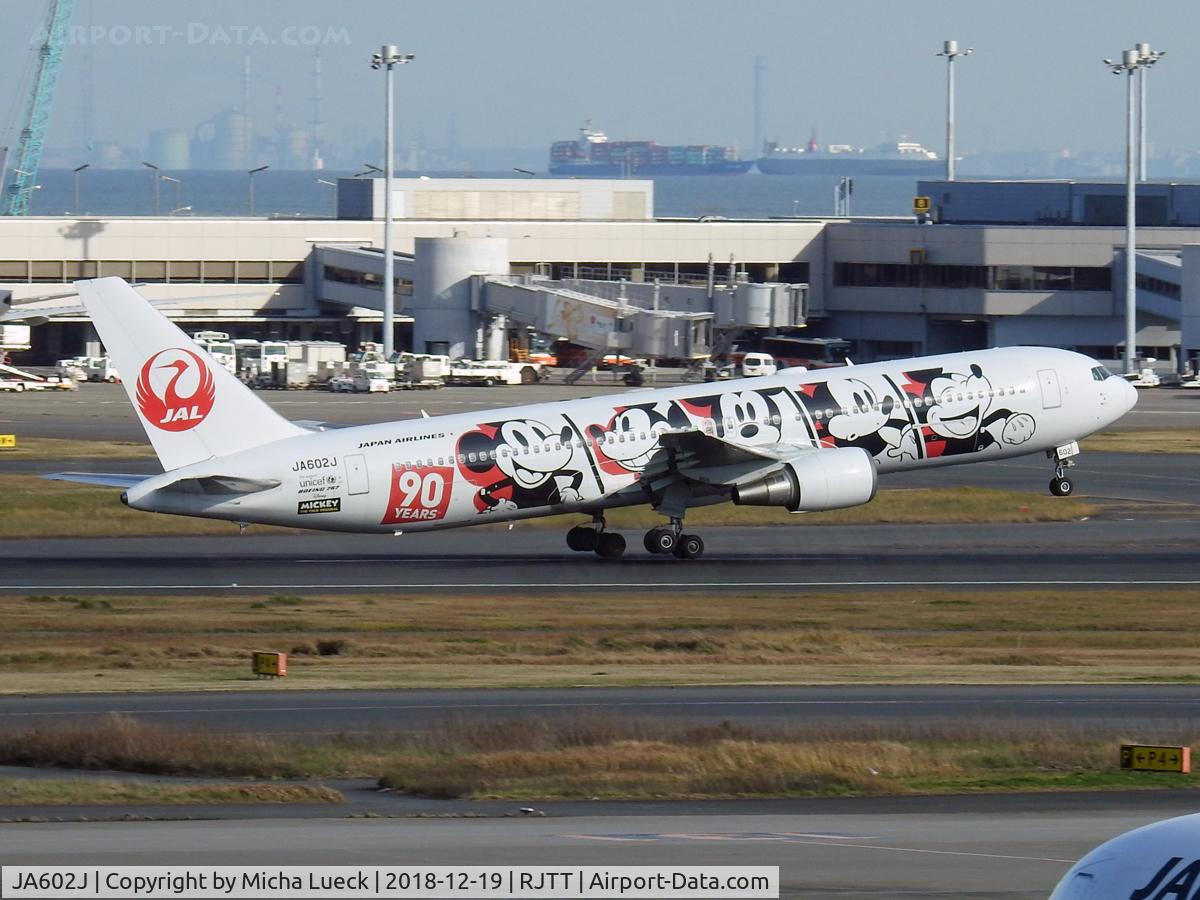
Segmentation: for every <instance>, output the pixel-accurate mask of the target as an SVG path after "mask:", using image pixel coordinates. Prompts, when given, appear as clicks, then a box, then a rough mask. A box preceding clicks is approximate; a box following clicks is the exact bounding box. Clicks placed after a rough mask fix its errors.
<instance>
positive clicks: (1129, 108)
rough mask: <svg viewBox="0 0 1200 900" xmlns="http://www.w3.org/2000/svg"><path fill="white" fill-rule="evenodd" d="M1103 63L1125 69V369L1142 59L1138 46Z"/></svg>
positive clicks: (1131, 353) (1129, 363) (1130, 326)
mask: <svg viewBox="0 0 1200 900" xmlns="http://www.w3.org/2000/svg"><path fill="white" fill-rule="evenodd" d="M1104 64H1105V65H1106V66H1108V68H1109V70H1110V71H1111V72H1112V73H1113V74H1114V75H1120V74H1122V73H1124V74H1125V75H1126V79H1125V371H1126V373H1129V372H1133V371H1134V359H1135V357H1136V356H1137V346H1136V345H1137V284H1136V280H1135V279H1136V269H1137V181H1136V179H1135V178H1134V168H1135V167H1134V154H1135V152H1136V145H1135V142H1134V128H1133V120H1134V102H1133V98H1134V91H1133V76H1134V73H1135V72H1136V71H1137V70H1138V69H1139V68H1141V66H1142V62H1141V58H1140V56H1139V55H1138V51H1137V50H1124V51H1122V52H1121V60H1120V62H1115V61H1113V60H1111V59H1106V60H1104Z"/></svg>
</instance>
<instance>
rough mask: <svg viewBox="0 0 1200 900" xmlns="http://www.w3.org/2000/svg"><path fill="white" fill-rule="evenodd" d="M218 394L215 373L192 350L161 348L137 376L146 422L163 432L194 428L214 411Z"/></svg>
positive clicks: (142, 410)
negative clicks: (214, 378) (214, 403)
mask: <svg viewBox="0 0 1200 900" xmlns="http://www.w3.org/2000/svg"><path fill="white" fill-rule="evenodd" d="M168 373H170V374H168ZM216 397H217V389H216V386H215V385H214V383H213V375H212V372H211V371H209V368H208V365H207V364H206V363H205V362H204V360H203V359H202V358H201V357H200V356H198V355H197V354H195V353H193V352H192V351H191V350H183V349H181V348H173V349H171V350H160V351H159V352H158V353H155V354H154V355H153V356H152V357H150V358H149V359H148V360H146V362H145V364H144V365H143V366H142V371H141V373H140V374H139V375H138V380H137V405H138V409H139V410H141V412H142V416H144V417H145V419H146V421H147V422H149V423H150V424H151V425H153V426H154V427H155V428H160V429H162V430H163V431H187V430H189V429H191V428H195V427H196V426H197V425H199V424H200V423H201V422H203V421H204V418H205V417H206V416H207V415H208V414H209V413H210V412H212V408H213V401H214V400H216Z"/></svg>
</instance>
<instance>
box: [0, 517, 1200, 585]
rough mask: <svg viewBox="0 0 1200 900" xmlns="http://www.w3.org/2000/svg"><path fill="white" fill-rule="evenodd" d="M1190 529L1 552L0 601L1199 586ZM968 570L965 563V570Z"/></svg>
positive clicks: (737, 531) (1070, 527)
mask: <svg viewBox="0 0 1200 900" xmlns="http://www.w3.org/2000/svg"><path fill="white" fill-rule="evenodd" d="M1195 527H1196V526H1195V523H1194V522H1193V521H1192V520H1191V519H1190V518H1188V519H1181V520H1179V521H1164V522H1155V523H1152V526H1146V527H1143V526H1140V525H1139V524H1138V523H1137V522H1126V521H1107V522H1105V521H1096V522H1082V523H1053V524H1034V525H1023V526H1002V525H983V526H962V525H904V526H853V527H843V526H837V527H814V528H809V527H794V528H706V529H701V533H702V534H703V537H704V539H705V542H706V544H707V547H708V549H707V550H706V553H705V556H704V557H703V558H702V559H699V560H686V561H683V560H676V559H674V558H673V557H661V556H651V555H650V554H648V553H645V552H644V551H643V550H642V549H641V548H640V547H639V546H637V545H638V544H639V543H640V539H639V538H640V536H639V535H637V534H631V535H629V539H630V549H629V551H628V552H627V554H626V556H625V557H624V558H622V559H620V560H602V559H599V558H597V557H596V556H595V555H593V554H588V553H572V552H570V551H569V550H568V549H567V548H566V546H565V543H564V541H563V536H562V534H561V533H559V532H558V531H557V530H547V529H540V528H532V527H530V528H520V527H518V528H517V529H516V530H514V531H511V532H510V531H507V530H504V529H498V530H487V531H482V532H478V531H477V532H464V531H451V532H438V533H431V534H423V535H405V536H403V537H400V538H394V537H387V536H385V537H378V536H354V535H351V536H346V535H293V536H262V537H253V536H246V537H237V536H231V537H228V538H221V537H204V538H200V537H196V538H187V539H186V540H180V539H178V538H126V539H96V540H88V541H79V540H25V541H22V540H14V541H4V542H0V591H4V592H8V593H45V592H49V591H75V592H79V591H86V592H106V591H107V592H124V593H145V592H148V591H162V590H170V591H185V592H204V591H213V590H222V591H227V590H237V591H241V592H249V593H253V592H256V591H257V592H263V591H309V592H323V593H346V592H372V591H392V592H415V591H420V592H429V591H460V592H461V591H467V592H472V591H473V592H487V593H503V592H505V591H511V590H517V591H521V590H528V589H535V588H538V589H540V588H546V587H550V588H555V589H559V590H569V591H572V592H575V593H579V594H585V593H596V592H605V591H612V590H631V591H637V590H650V589H654V590H689V591H701V590H702V591H722V592H726V593H728V592H730V591H734V592H737V591H743V590H757V591H763V590H766V591H780V590H786V591H793V590H803V589H813V590H816V589H844V590H869V589H878V588H905V587H946V588H951V587H981V588H982V587H989V588H995V587H1038V586H1060V587H1073V588H1097V587H1135V586H1139V585H1146V586H1155V585H1158V586H1184V587H1186V586H1195V585H1200V543H1198V542H1197V541H1196V539H1195V533H1196V532H1195ZM964 562H969V565H964Z"/></svg>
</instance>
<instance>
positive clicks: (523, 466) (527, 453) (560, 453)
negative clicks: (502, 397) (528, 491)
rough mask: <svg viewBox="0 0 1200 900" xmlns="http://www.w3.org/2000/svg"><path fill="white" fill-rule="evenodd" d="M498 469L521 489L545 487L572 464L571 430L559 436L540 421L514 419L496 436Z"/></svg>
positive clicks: (504, 425) (505, 424)
mask: <svg viewBox="0 0 1200 900" xmlns="http://www.w3.org/2000/svg"><path fill="white" fill-rule="evenodd" d="M495 445H496V448H497V449H496V467H497V468H498V469H500V471H502V472H503V473H504V474H505V475H507V476H509V477H510V478H512V479H513V481H515V482H516V483H517V484H519V485H520V486H521V487H526V488H533V487H537V486H538V485H540V484H543V483H544V482H545V481H546V480H547V479H548V478H549V477H550V476H551V475H552V474H553V473H555V472H558V471H559V470H561V469H563V468H565V467H566V465H567V464H568V463H569V462H570V461H571V456H572V454H573V450H572V447H571V438H570V431H569V430H564V432H563V433H562V434H557V433H555V432H554V431H552V430H551V429H550V428H549V427H547V426H546V425H544V424H543V423H541V422H535V421H533V420H531V419H514V420H513V421H510V422H505V423H504V424H503V425H501V426H500V430H499V431H498V432H497V434H496V442H495Z"/></svg>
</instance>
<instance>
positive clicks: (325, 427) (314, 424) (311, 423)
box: [292, 419, 355, 431]
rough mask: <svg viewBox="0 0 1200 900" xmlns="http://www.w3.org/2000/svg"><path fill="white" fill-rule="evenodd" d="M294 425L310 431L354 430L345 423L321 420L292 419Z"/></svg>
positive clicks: (352, 426)
mask: <svg viewBox="0 0 1200 900" xmlns="http://www.w3.org/2000/svg"><path fill="white" fill-rule="evenodd" d="M292 424H293V425H299V426H300V427H301V428H307V429H308V430H309V431H334V430H336V429H338V428H354V427H355V426H354V425H347V424H346V423H345V422H322V421H321V420H320V419H292Z"/></svg>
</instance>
